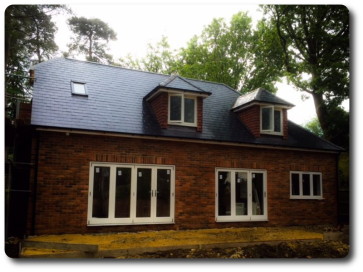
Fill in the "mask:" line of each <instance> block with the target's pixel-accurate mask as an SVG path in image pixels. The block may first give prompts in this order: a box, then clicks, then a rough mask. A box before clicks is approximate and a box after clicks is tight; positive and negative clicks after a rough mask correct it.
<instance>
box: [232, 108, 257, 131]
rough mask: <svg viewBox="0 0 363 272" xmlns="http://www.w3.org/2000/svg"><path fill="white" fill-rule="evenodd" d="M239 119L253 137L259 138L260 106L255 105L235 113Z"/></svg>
mask: <svg viewBox="0 0 363 272" xmlns="http://www.w3.org/2000/svg"><path fill="white" fill-rule="evenodd" d="M237 114H238V117H239V119H240V120H241V122H242V123H243V124H245V126H246V127H247V128H248V129H249V131H250V132H251V133H252V135H253V136H255V137H256V138H258V137H260V135H261V134H260V106H259V105H255V106H252V107H249V108H247V109H244V110H242V111H240V112H238V113H237Z"/></svg>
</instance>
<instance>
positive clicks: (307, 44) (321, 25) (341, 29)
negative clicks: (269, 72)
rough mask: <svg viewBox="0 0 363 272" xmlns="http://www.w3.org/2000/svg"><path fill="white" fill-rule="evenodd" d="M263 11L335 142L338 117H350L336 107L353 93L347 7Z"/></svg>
mask: <svg viewBox="0 0 363 272" xmlns="http://www.w3.org/2000/svg"><path fill="white" fill-rule="evenodd" d="M264 10H265V14H266V15H268V16H270V17H269V18H270V20H271V23H272V24H273V25H274V26H275V28H276V32H277V35H278V39H279V46H281V48H282V51H283V54H282V56H281V58H282V59H283V61H284V70H285V74H286V76H287V77H288V79H289V80H290V82H292V83H293V84H294V85H295V86H296V87H297V88H298V89H299V90H301V91H304V92H307V93H309V94H311V95H312V97H313V99H314V104H315V109H316V113H317V116H318V120H319V123H320V125H321V128H322V130H323V133H324V137H325V138H326V139H328V140H330V141H333V142H334V141H335V140H336V137H337V135H339V134H340V133H341V131H340V129H339V128H338V127H336V126H335V125H334V120H335V119H338V120H345V121H347V122H349V117H348V118H346V115H347V113H346V112H344V110H342V109H340V108H338V106H339V105H340V104H341V103H342V101H344V100H345V99H348V98H349V11H348V9H347V8H346V7H344V6H327V5H316V6H305V5H301V6H293V5H289V6H273V5H267V6H264ZM348 116H349V115H348ZM347 125H348V126H349V123H348V124H347ZM345 127H346V125H345ZM335 143H336V142H335Z"/></svg>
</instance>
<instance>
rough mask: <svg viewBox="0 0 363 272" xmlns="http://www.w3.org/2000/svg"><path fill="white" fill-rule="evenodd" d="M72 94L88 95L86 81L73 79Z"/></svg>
mask: <svg viewBox="0 0 363 272" xmlns="http://www.w3.org/2000/svg"><path fill="white" fill-rule="evenodd" d="M71 85H72V94H75V95H87V88H86V83H81V82H73V81H72V84H71Z"/></svg>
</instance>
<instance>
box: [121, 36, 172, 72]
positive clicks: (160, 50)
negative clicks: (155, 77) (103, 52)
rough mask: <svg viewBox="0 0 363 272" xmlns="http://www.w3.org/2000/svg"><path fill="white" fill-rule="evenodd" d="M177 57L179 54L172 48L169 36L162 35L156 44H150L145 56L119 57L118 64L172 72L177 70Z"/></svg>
mask: <svg viewBox="0 0 363 272" xmlns="http://www.w3.org/2000/svg"><path fill="white" fill-rule="evenodd" d="M176 59H177V56H176V55H175V52H174V51H172V50H171V49H170V45H169V43H168V39H167V37H165V36H162V38H161V40H160V41H159V42H158V43H157V44H156V45H152V44H150V43H149V44H148V50H147V53H146V56H145V57H144V58H142V59H140V60H138V59H135V58H133V57H132V56H131V55H127V56H126V58H120V59H119V63H118V65H120V66H122V67H125V68H131V69H138V70H144V71H148V72H153V73H160V74H171V73H173V72H174V71H175V67H174V66H175V60H176Z"/></svg>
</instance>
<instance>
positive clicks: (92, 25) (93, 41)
mask: <svg viewBox="0 0 363 272" xmlns="http://www.w3.org/2000/svg"><path fill="white" fill-rule="evenodd" d="M68 24H69V26H70V28H71V30H72V32H73V33H74V34H75V37H72V42H71V43H70V44H68V48H69V54H72V53H73V52H76V53H77V54H81V55H84V56H85V57H86V60H87V61H93V62H100V63H108V64H110V63H112V56H111V55H110V54H108V53H107V50H108V48H107V42H109V41H110V40H116V33H115V32H114V31H113V30H112V29H111V28H110V27H109V26H108V25H107V24H106V23H105V22H103V21H101V20H100V19H87V18H85V17H75V16H74V17H72V18H70V19H69V20H68Z"/></svg>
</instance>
